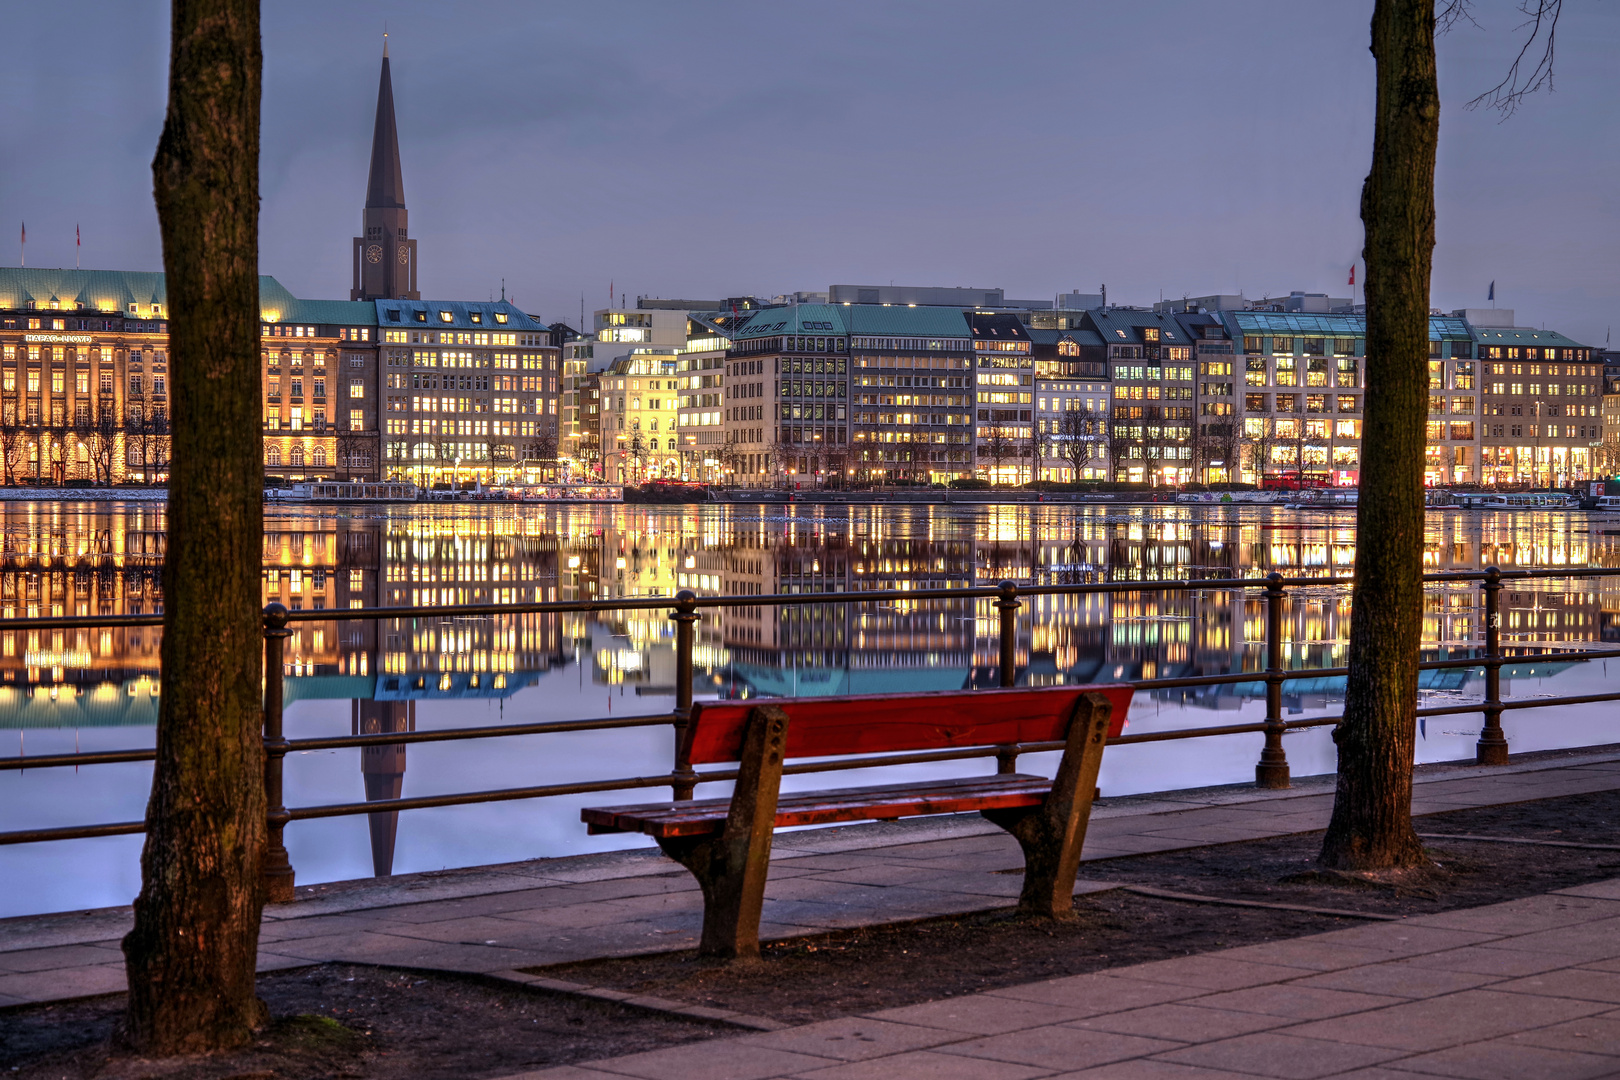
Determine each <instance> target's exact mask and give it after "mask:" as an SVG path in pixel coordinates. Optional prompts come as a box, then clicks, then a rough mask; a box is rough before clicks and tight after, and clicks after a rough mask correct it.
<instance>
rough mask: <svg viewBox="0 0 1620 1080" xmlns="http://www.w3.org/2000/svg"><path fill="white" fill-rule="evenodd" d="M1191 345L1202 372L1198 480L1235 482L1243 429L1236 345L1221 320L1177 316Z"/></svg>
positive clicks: (1195, 475) (1195, 472)
mask: <svg viewBox="0 0 1620 1080" xmlns="http://www.w3.org/2000/svg"><path fill="white" fill-rule="evenodd" d="M1175 319H1176V322H1178V323H1180V324H1181V329H1182V331H1183V334H1184V336H1185V337H1187V338H1188V339H1189V340H1191V342H1192V349H1193V364H1194V366H1195V367H1196V368H1197V370H1198V390H1197V399H1198V404H1197V415H1196V417H1195V419H1194V424H1195V426H1194V428H1193V437H1192V449H1193V470H1192V475H1193V479H1194V480H1195V481H1197V482H1199V483H1206V484H1207V483H1223V482H1231V481H1235V480H1236V479H1237V478H1238V474H1239V471H1240V466H1241V456H1242V434H1243V432H1242V428H1241V427H1240V426H1239V419H1238V406H1239V398H1238V395H1239V394H1240V393H1241V392H1242V390H1241V389H1240V387H1241V383H1240V382H1239V380H1238V376H1237V364H1238V360H1237V357H1236V350H1235V345H1234V343H1233V341H1232V337H1231V335H1230V334H1229V333H1227V330H1226V326H1225V324H1223V323H1222V322H1221V320H1220V319H1219V318H1217V317H1216V316H1214V315H1210V314H1207V313H1202V312H1191V313H1187V312H1183V313H1180V314H1177V315H1176V316H1175Z"/></svg>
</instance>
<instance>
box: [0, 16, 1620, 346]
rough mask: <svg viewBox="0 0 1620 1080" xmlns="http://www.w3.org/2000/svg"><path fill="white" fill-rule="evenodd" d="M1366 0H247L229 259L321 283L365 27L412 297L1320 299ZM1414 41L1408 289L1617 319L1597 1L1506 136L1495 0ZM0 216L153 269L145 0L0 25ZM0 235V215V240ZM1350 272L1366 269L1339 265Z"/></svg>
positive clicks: (1609, 86)
mask: <svg viewBox="0 0 1620 1080" xmlns="http://www.w3.org/2000/svg"><path fill="white" fill-rule="evenodd" d="M1371 10H1372V3H1371V0H1333V2H1331V3H1324V2H1317V3H1298V2H1297V0H1295V2H1283V0H1226V2H1223V3H1220V4H1209V3H1207V2H1197V0H1185V2H1183V0H1133V2H1132V3H1128V4H1121V3H1118V2H1117V0H1114V2H1109V3H1096V2H1081V0H1052V2H1044V0H1043V2H1036V0H1002V2H1001V3H998V4H985V3H982V2H978V3H967V2H958V0H927V2H921V0H823V2H821V3H817V4H813V5H806V4H791V5H790V4H758V3H741V2H735V3H734V2H720V0H715V2H704V0H689V2H685V3H680V4H670V3H667V2H664V0H592V2H591V3H588V4H586V3H577V2H576V3H560V2H556V0H547V2H534V0H514V2H484V3H469V2H448V0H432V2H378V0H346V2H345V3H342V4H332V3H330V2H321V3H316V2H309V0H274V3H270V4H266V5H265V7H264V29H263V33H264V55H265V76H264V116H263V146H262V154H261V191H262V200H263V201H262V221H261V250H260V262H261V267H262V270H263V272H264V273H267V274H272V275H274V276H275V277H276V278H278V279H279V280H280V281H281V282H282V284H284V285H286V286H287V287H288V288H289V289H291V290H292V291H293V293H294V294H296V295H298V296H303V297H310V298H347V296H348V289H349V287H350V284H351V282H350V257H351V256H350V252H351V239H350V238H351V237H352V236H354V235H355V233H356V232H357V231H358V230H359V228H360V212H361V207H362V204H363V202H364V196H365V182H366V170H367V166H368V163H369V157H370V139H371V130H372V121H373V116H374V113H375V108H376V94H377V77H378V67H379V63H380V55H381V47H382V35H383V32H384V29H385V27H386V30H387V32H388V34H389V44H390V49H389V51H390V55H391V58H392V73H393V83H394V94H395V103H396V107H397V110H398V120H399V131H400V141H401V147H400V149H401V156H402V158H403V162H404V177H405V194H406V203H407V205H408V207H409V209H410V228H411V235H412V236H413V237H414V238H416V240H417V241H418V245H419V258H420V281H419V284H420V288H421V290H422V293H423V295H424V296H427V297H431V298H441V299H465V300H473V299H485V298H487V297H489V296H492V295H498V293H499V292H500V289H501V288H502V282H503V281H504V283H505V288H506V291H507V294H508V295H509V296H510V297H512V298H513V299H514V300H515V301H516V302H517V303H518V304H519V305H520V306H521V307H523V308H524V309H525V310H527V311H529V312H531V313H533V314H536V315H538V316H540V317H541V318H542V319H546V320H550V321H554V320H566V321H568V322H570V323H577V320H578V319H579V314H580V307H581V300H582V297H583V303H584V306H585V308H586V310H587V311H589V310H594V309H597V308H600V307H604V306H606V304H607V303H608V296H609V288H610V285H611V287H613V288H614V289H615V290H616V291H617V292H618V293H621V294H626V295H628V296H629V297H630V298H631V302H632V303H633V302H634V298H635V297H636V296H639V295H646V296H658V297H682V298H691V299H717V298H720V297H725V296H738V295H745V294H753V295H760V296H771V295H775V294H779V293H784V292H789V291H793V290H816V291H820V290H825V289H826V288H827V287H828V286H829V285H832V284H862V285H872V284H887V283H889V282H891V281H892V282H894V283H896V284H905V285H945V286H953V285H956V286H969V287H975V288H997V287H999V288H1004V289H1005V290H1006V292H1007V295H1008V296H1009V297H1016V298H1020V299H1050V298H1051V297H1052V296H1053V295H1054V294H1055V293H1057V292H1060V291H1070V290H1076V291H1081V292H1096V291H1098V288H1099V286H1101V285H1103V284H1106V285H1107V287H1108V296H1109V299H1110V300H1112V301H1114V302H1116V303H1123V304H1149V303H1152V302H1154V301H1156V300H1158V299H1159V298H1160V297H1161V295H1162V296H1163V297H1165V298H1177V297H1181V296H1198V295H1205V294H1210V293H1236V292H1242V293H1244V294H1246V295H1248V296H1250V297H1259V296H1264V295H1277V294H1279V293H1287V292H1288V291H1290V290H1293V289H1301V290H1305V291H1308V292H1328V293H1330V294H1332V295H1335V296H1343V295H1347V293H1348V286H1347V278H1348V274H1349V268H1350V265H1351V263H1352V261H1354V260H1356V259H1357V258H1358V257H1359V252H1360V247H1361V237H1362V233H1361V223H1360V220H1359V217H1358V212H1359V198H1360V185H1361V181H1362V178H1363V177H1364V176H1365V174H1366V171H1367V166H1368V162H1369V160H1370V158H1371V153H1372V116H1373V88H1374V69H1373V61H1372V58H1371V55H1370V54H1369V52H1368V49H1367V42H1368V20H1369V18H1370V15H1371ZM1475 12H1476V19H1477V21H1478V24H1479V25H1478V26H1477V27H1476V26H1470V25H1466V24H1465V25H1463V26H1461V27H1459V28H1457V29H1454V30H1453V31H1451V32H1450V33H1449V34H1447V35H1445V36H1444V37H1443V38H1442V39H1441V41H1440V45H1439V60H1440V81H1441V93H1442V118H1441V138H1440V163H1439V170H1438V176H1437V188H1436V201H1437V210H1438V241H1439V242H1438V246H1437V248H1436V252H1435V261H1434V275H1433V282H1432V300H1433V303H1434V305H1435V306H1436V307H1439V308H1444V309H1446V310H1451V309H1453V308H1456V307H1464V306H1471V307H1488V306H1490V304H1489V302H1488V301H1487V300H1486V293H1487V289H1488V287H1489V285H1490V283H1491V282H1492V281H1494V282H1495V283H1496V296H1497V304H1498V305H1499V306H1501V307H1511V308H1514V309H1515V310H1516V312H1517V321H1518V322H1519V324H1521V325H1535V326H1541V325H1546V326H1548V327H1549V328H1555V329H1558V330H1562V331H1563V332H1565V333H1567V334H1569V335H1571V336H1573V337H1575V338H1577V339H1578V340H1581V341H1583V342H1586V343H1588V344H1593V345H1599V346H1601V345H1602V344H1603V342H1604V340H1605V338H1606V336H1607V335H1608V333H1609V328H1610V326H1611V324H1613V323H1615V322H1620V259H1617V258H1616V251H1617V246H1616V242H1615V241H1616V238H1617V231H1620V230H1617V226H1620V187H1617V185H1616V182H1615V177H1616V169H1615V166H1616V157H1617V156H1620V110H1616V109H1615V108H1614V107H1613V104H1614V103H1615V102H1616V101H1620V64H1616V63H1614V62H1613V59H1612V58H1613V56H1614V55H1615V53H1616V45H1617V44H1620V4H1612V3H1603V2H1600V0H1571V2H1570V3H1569V4H1566V5H1565V12H1564V15H1563V21H1562V23H1561V25H1560V27H1559V33H1558V40H1559V51H1558V56H1557V68H1556V73H1557V81H1556V84H1555V91H1554V92H1552V93H1542V94H1539V95H1537V96H1536V97H1534V98H1532V99H1530V100H1529V101H1527V102H1526V103H1525V104H1524V106H1523V107H1522V108H1521V109H1520V110H1519V111H1518V113H1517V114H1516V115H1514V116H1512V117H1511V118H1509V119H1506V120H1503V119H1502V118H1501V117H1499V116H1498V115H1497V114H1495V113H1492V112H1489V111H1485V110H1477V111H1468V110H1467V109H1465V107H1464V106H1465V103H1466V102H1467V101H1468V100H1469V99H1470V98H1472V97H1473V96H1474V95H1476V94H1478V93H1479V92H1480V91H1482V90H1485V89H1487V88H1489V87H1490V86H1491V85H1493V84H1494V83H1496V82H1497V80H1498V79H1499V78H1500V77H1501V76H1502V74H1503V73H1504V72H1505V71H1506V69H1507V65H1508V64H1509V63H1510V61H1511V59H1512V56H1513V54H1514V53H1515V51H1516V50H1517V48H1518V46H1519V44H1520V42H1521V39H1522V34H1521V33H1520V32H1518V31H1517V28H1518V26H1519V24H1520V23H1521V22H1522V19H1523V16H1522V15H1520V14H1519V13H1518V12H1517V10H1516V3H1515V0H1475ZM7 31H8V40H9V42H10V44H11V47H10V48H9V49H8V55H9V56H10V57H11V59H10V60H9V61H8V63H6V64H5V65H3V66H0V101H3V102H4V103H5V105H6V112H7V118H8V123H7V128H8V130H9V131H10V132H11V135H10V136H9V137H8V140H7V145H8V150H7V151H6V153H5V154H4V156H3V158H0V223H8V222H9V224H6V225H5V226H4V227H5V228H9V229H10V234H9V235H10V237H11V238H12V241H13V243H11V244H0V259H5V260H13V261H14V260H16V259H17V258H18V256H19V253H18V251H17V250H16V247H15V246H14V241H15V240H16V238H17V237H18V234H19V230H20V225H21V223H23V222H26V223H27V225H28V237H29V243H28V252H27V256H28V261H29V263H30V264H31V265H39V266H71V265H73V260H74V256H75V248H74V230H75V227H76V226H77V227H78V228H79V229H80V230H81V233H82V236H83V247H82V249H80V251H79V255H80V257H81V259H82V265H84V266H86V267H100V268H116V269H135V270H145V269H149V270H155V269H160V268H161V265H162V252H161V244H160V240H159V235H158V226H157V217H156V213H155V211H154V210H153V206H152V183H151V169H150V164H151V158H152V153H153V149H154V147H155V145H156V141H157V137H158V134H159V131H160V130H161V127H162V122H163V110H164V103H165V95H166V85H165V83H166V77H167V62H168V53H167V33H168V9H167V6H166V5H165V4H162V3H158V2H155V0H74V2H72V3H64V4H35V5H26V6H19V7H17V8H16V9H15V10H13V11H11V12H10V13H9V14H8V18H7ZM5 235H6V233H5V232H4V231H3V230H0V236H5ZM1357 280H1358V281H1360V280H1362V277H1361V276H1360V275H1358V278H1357Z"/></svg>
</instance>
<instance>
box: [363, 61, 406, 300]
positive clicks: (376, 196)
mask: <svg viewBox="0 0 1620 1080" xmlns="http://www.w3.org/2000/svg"><path fill="white" fill-rule="evenodd" d="M409 216H410V215H409V214H408V212H407V211H406V209H405V177H404V171H403V170H402V169H401V167H400V162H399V129H398V127H397V126H396V125H395V123H394V82H393V79H392V78H391V76H390V73H389V70H388V36H387V35H386V34H384V35H383V56H382V78H381V80H380V81H379V82H378V85H377V123H376V126H375V127H374V128H373V129H372V133H371V176H370V178H369V179H368V180H367V183H366V206H365V209H364V210H363V211H362V212H361V219H362V222H363V224H362V232H363V233H364V235H363V236H357V237H355V238H354V287H353V288H352V289H350V290H349V299H351V300H416V299H419V298H420V295H421V294H420V293H418V292H417V289H416V241H415V240H412V239H411V238H410V235H409V231H408V229H407V224H408V221H407V219H408V218H409Z"/></svg>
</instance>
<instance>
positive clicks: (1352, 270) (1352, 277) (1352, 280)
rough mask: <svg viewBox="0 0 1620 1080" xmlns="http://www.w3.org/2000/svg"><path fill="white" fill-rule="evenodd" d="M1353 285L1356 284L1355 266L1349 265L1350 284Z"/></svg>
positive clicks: (1353, 264)
mask: <svg viewBox="0 0 1620 1080" xmlns="http://www.w3.org/2000/svg"><path fill="white" fill-rule="evenodd" d="M1355 283H1356V264H1355V263H1351V264H1350V284H1352V285H1354V284H1355Z"/></svg>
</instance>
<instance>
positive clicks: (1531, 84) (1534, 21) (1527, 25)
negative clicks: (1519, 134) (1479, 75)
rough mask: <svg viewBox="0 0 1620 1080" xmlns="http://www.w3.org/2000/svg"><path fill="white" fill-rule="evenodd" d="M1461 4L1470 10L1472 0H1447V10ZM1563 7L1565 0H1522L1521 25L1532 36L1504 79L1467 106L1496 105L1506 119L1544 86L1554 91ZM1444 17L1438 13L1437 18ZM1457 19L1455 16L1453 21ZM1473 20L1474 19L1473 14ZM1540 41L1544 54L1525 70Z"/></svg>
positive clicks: (1549, 90)
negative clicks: (1554, 75)
mask: <svg viewBox="0 0 1620 1080" xmlns="http://www.w3.org/2000/svg"><path fill="white" fill-rule="evenodd" d="M1458 6H1460V7H1462V8H1464V9H1465V10H1466V8H1467V7H1468V0H1447V3H1446V10H1447V11H1449V10H1450V9H1451V8H1454V7H1458ZM1563 9H1564V0H1520V4H1519V10H1520V11H1522V12H1523V13H1524V14H1525V15H1526V16H1527V18H1526V19H1525V21H1524V22H1522V23H1520V24H1519V26H1518V28H1517V29H1519V30H1525V29H1528V30H1529V31H1530V33H1529V36H1528V37H1526V38H1525V39H1524V45H1523V46H1521V47H1520V49H1519V55H1517V56H1515V57H1514V58H1513V63H1512V64H1511V65H1509V67H1508V70H1507V74H1506V75H1505V76H1503V78H1502V81H1501V82H1499V83H1497V84H1496V85H1495V86H1493V87H1491V88H1490V89H1489V90H1487V91H1485V92H1484V93H1483V94H1480V95H1479V96H1478V97H1476V98H1474V99H1473V100H1472V101H1470V102H1469V103H1468V104H1467V106H1465V107H1466V108H1469V109H1477V108H1479V107H1480V106H1481V105H1483V106H1486V107H1487V108H1491V109H1495V110H1496V111H1497V112H1499V113H1501V114H1502V119H1504V120H1506V119H1507V118H1508V117H1510V116H1512V115H1513V114H1514V113H1515V112H1516V111H1518V108H1519V104H1520V103H1521V102H1522V101H1523V100H1524V99H1525V98H1527V97H1529V96H1530V95H1531V94H1534V93H1535V92H1536V91H1538V90H1540V89H1541V88H1542V87H1546V88H1547V90H1548V92H1551V91H1552V89H1553V50H1554V46H1555V44H1556V41H1557V33H1558V17H1559V15H1561V14H1562V13H1563ZM1442 14H1444V13H1442ZM1441 17H1442V16H1436V18H1437V19H1439V18H1441ZM1455 21H1456V19H1455V17H1454V18H1453V19H1452V23H1453V24H1454V23H1455ZM1469 21H1470V22H1472V21H1473V20H1472V17H1470V18H1469ZM1476 25H1477V24H1476ZM1537 41H1540V42H1541V43H1542V48H1541V55H1540V57H1539V58H1538V59H1536V63H1535V66H1534V67H1532V68H1530V70H1529V72H1528V73H1526V72H1525V70H1524V68H1525V64H1526V61H1527V59H1528V58H1530V57H1532V56H1533V55H1534V54H1533V53H1532V51H1531V50H1532V48H1533V47H1534V46H1535V44H1536V42H1537Z"/></svg>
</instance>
